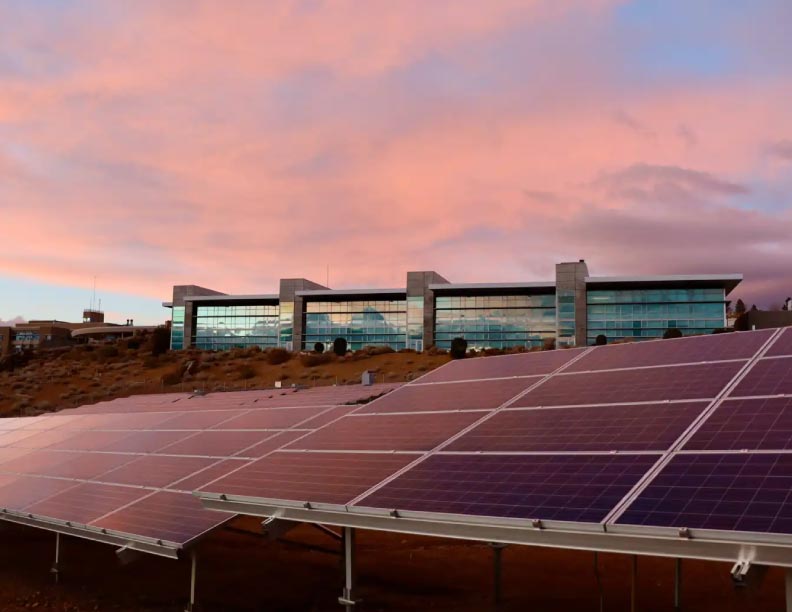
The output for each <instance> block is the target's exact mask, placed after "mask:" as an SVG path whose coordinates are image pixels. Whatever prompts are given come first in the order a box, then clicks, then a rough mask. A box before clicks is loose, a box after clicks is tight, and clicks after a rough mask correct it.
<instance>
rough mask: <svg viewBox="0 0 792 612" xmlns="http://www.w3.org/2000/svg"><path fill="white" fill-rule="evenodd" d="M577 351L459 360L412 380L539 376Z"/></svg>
mask: <svg viewBox="0 0 792 612" xmlns="http://www.w3.org/2000/svg"><path fill="white" fill-rule="evenodd" d="M581 350H582V349H572V350H565V351H543V352H534V353H520V354H517V355H501V356H499V357H479V358H476V359H460V360H455V361H452V362H451V363H449V364H447V365H446V366H444V367H442V368H438V369H437V370H434V371H432V372H429V373H428V374H426V375H425V376H423V377H421V378H420V379H418V380H417V381H416V382H418V383H430V382H432V383H434V382H449V381H454V380H473V379H475V380H478V379H482V378H506V377H509V376H541V375H545V374H550V373H551V372H554V371H555V370H557V369H558V368H559V367H561V366H562V365H564V364H565V363H567V362H568V361H569V360H571V359H573V358H575V357H577V356H578V355H580V353H581Z"/></svg>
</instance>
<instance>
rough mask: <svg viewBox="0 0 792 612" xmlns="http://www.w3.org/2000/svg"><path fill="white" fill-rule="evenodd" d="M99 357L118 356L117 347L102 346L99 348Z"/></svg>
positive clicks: (110, 357) (109, 357)
mask: <svg viewBox="0 0 792 612" xmlns="http://www.w3.org/2000/svg"><path fill="white" fill-rule="evenodd" d="M99 357H101V358H102V359H112V358H113V357H118V348H117V347H115V346H103V347H101V348H100V349H99Z"/></svg>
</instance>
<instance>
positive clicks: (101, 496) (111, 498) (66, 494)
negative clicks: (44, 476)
mask: <svg viewBox="0 0 792 612" xmlns="http://www.w3.org/2000/svg"><path fill="white" fill-rule="evenodd" d="M71 487H72V488H70V489H66V490H64V491H63V492H62V493H58V494H57V495H53V496H52V497H49V498H48V499H45V500H42V501H39V502H37V503H35V504H32V505H30V506H28V507H27V508H25V511H26V512H30V513H31V514H35V515H37V516H41V517H47V518H54V519H59V520H62V521H71V522H74V523H82V524H83V525H86V524H88V523H90V522H91V521H94V520H96V519H98V518H99V517H101V516H103V515H105V514H107V513H108V512H112V511H113V510H117V509H118V508H120V507H122V506H125V505H127V504H129V503H131V502H133V501H135V500H136V499H140V498H141V497H143V496H144V495H146V494H147V491H145V490H142V489H135V488H132V487H114V486H112V485H105V484H96V483H82V484H77V485H75V483H71Z"/></svg>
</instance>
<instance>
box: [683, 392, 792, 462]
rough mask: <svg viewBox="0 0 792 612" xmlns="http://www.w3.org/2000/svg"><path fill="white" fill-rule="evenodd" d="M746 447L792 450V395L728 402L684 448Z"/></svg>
mask: <svg viewBox="0 0 792 612" xmlns="http://www.w3.org/2000/svg"><path fill="white" fill-rule="evenodd" d="M743 449H747V450H759V449H764V450H788V449H792V397H775V398H765V399H743V400H728V401H725V402H723V403H722V404H721V405H720V406H718V408H717V409H716V410H715V412H713V413H712V415H711V416H710V417H709V418H708V419H707V420H706V421H705V422H704V423H703V424H702V425H701V426H700V427H699V428H698V429H697V430H696V433H695V435H694V436H693V437H692V438H691V439H690V440H689V441H688V442H687V443H686V444H685V446H684V450H707V451H712V450H721V451H724V450H743Z"/></svg>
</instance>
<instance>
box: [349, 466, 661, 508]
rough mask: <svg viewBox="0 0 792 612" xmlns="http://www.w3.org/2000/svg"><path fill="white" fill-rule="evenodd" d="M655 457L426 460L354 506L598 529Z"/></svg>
mask: <svg viewBox="0 0 792 612" xmlns="http://www.w3.org/2000/svg"><path fill="white" fill-rule="evenodd" d="M658 457H659V455H657V456H655V455H444V454H439V455H433V456H431V457H429V458H428V459H427V460H426V461H424V462H422V463H420V464H418V465H417V466H415V467H413V468H412V469H410V470H408V471H406V472H405V473H404V474H402V475H401V476H399V477H397V478H396V479H395V480H393V481H391V482H390V483H388V484H386V485H385V486H384V487H382V488H381V489H378V490H377V491H376V492H374V493H372V494H371V495H369V496H367V497H365V498H364V499H363V500H361V501H360V502H359V503H358V504H357V505H359V506H371V507H376V508H395V509H399V510H412V511H420V512H435V513H448V514H467V515H476V516H490V517H507V518H523V519H542V520H558V521H579V522H598V521H600V520H602V519H603V518H604V517H605V515H606V514H607V513H608V511H609V510H610V509H611V508H612V507H613V506H614V505H615V504H616V503H617V502H618V501H619V500H620V499H621V498H622V497H623V496H624V495H625V494H626V493H627V492H628V491H629V490H630V488H631V487H632V486H633V485H634V484H635V483H636V482H637V481H638V479H639V478H641V477H642V476H643V475H644V473H645V472H646V470H647V469H649V467H651V466H652V464H654V463H655V461H657V459H658Z"/></svg>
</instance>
